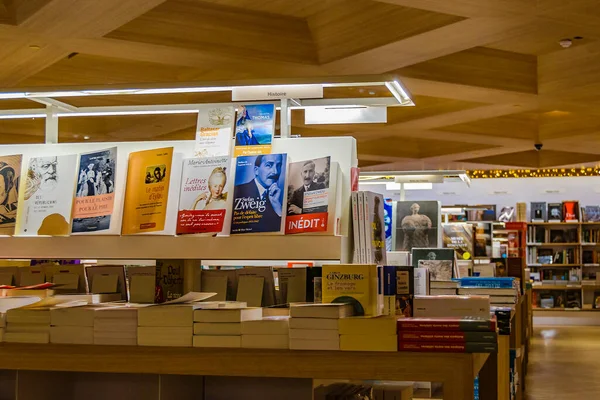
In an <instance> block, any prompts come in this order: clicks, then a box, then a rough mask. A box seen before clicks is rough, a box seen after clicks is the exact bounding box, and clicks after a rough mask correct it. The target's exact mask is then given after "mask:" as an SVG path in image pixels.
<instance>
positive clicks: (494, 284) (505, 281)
mask: <svg viewBox="0 0 600 400" xmlns="http://www.w3.org/2000/svg"><path fill="white" fill-rule="evenodd" d="M459 281H460V287H481V288H501V289H503V288H506V289H512V288H513V287H514V281H515V278H511V277H499V278H485V277H484V278H479V277H473V276H471V277H467V278H460V279H459Z"/></svg>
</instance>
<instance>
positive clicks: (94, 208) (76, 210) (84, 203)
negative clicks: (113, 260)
mask: <svg viewBox="0 0 600 400" xmlns="http://www.w3.org/2000/svg"><path fill="white" fill-rule="evenodd" d="M77 171H78V172H77V174H78V175H77V186H76V189H75V198H74V199H73V213H72V218H73V222H72V226H71V233H73V234H86V233H91V234H94V235H102V234H112V235H114V234H119V233H120V228H121V221H119V219H118V217H119V216H120V215H121V210H120V209H119V210H117V207H115V190H116V186H115V185H116V184H117V182H116V175H117V148H116V147H111V148H108V149H103V150H96V151H92V152H88V153H83V154H80V155H79V162H78V167H77ZM115 217H116V218H115Z"/></svg>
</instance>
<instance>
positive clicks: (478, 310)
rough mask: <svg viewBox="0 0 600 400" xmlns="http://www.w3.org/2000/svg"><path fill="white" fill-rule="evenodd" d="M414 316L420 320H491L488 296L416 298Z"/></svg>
mask: <svg viewBox="0 0 600 400" xmlns="http://www.w3.org/2000/svg"><path fill="white" fill-rule="evenodd" d="M413 316H415V317H419V318H446V317H449V318H465V317H466V318H483V319H489V318H490V299H489V297H488V296H415V299H414V310H413Z"/></svg>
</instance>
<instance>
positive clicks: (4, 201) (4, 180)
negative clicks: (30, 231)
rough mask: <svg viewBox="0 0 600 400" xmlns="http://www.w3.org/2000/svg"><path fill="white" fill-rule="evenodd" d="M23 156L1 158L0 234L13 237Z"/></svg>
mask: <svg viewBox="0 0 600 400" xmlns="http://www.w3.org/2000/svg"><path fill="white" fill-rule="evenodd" d="M22 159H23V155H21V154H19V155H12V156H0V234H1V235H13V234H14V233H15V222H16V220H17V208H18V204H19V180H20V177H21V161H22Z"/></svg>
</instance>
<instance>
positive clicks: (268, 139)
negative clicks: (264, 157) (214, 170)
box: [234, 104, 275, 156]
mask: <svg viewBox="0 0 600 400" xmlns="http://www.w3.org/2000/svg"><path fill="white" fill-rule="evenodd" d="M274 132H275V104H249V105H245V106H240V107H239V109H238V113H237V117H236V120H235V151H234V154H235V156H248V155H258V154H269V153H270V152H271V144H272V143H273V134H274Z"/></svg>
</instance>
